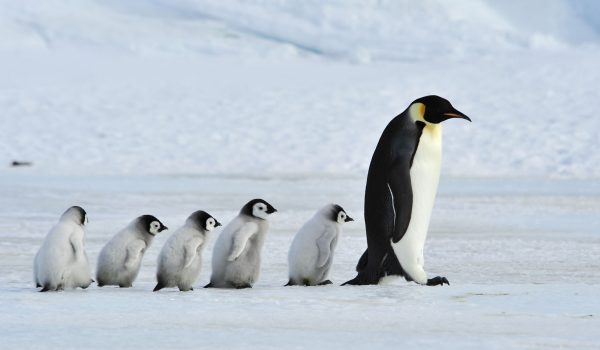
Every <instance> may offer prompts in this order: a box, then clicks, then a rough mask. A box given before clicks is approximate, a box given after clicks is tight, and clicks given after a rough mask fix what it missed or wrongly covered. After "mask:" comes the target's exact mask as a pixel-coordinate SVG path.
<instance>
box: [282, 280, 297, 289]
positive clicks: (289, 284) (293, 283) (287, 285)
mask: <svg viewBox="0 0 600 350" xmlns="http://www.w3.org/2000/svg"><path fill="white" fill-rule="evenodd" d="M295 285H296V283H295V282H294V281H293V280H292V279H291V278H290V280H289V281H288V283H287V284H286V285H285V286H284V287H289V286H295Z"/></svg>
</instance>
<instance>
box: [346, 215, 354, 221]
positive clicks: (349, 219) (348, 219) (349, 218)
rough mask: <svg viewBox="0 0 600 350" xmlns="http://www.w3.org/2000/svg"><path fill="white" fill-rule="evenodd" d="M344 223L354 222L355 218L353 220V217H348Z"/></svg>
mask: <svg viewBox="0 0 600 350" xmlns="http://www.w3.org/2000/svg"><path fill="white" fill-rule="evenodd" d="M344 221H345V222H349V221H354V219H353V218H351V217H349V216H346V220H344Z"/></svg>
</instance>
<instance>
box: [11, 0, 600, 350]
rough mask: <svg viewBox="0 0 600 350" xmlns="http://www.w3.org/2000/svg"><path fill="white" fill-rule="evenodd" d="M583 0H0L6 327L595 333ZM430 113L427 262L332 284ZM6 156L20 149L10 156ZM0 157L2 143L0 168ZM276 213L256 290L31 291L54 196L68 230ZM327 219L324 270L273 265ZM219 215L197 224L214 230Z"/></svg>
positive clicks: (95, 331) (348, 335)
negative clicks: (404, 273) (327, 266)
mask: <svg viewBox="0 0 600 350" xmlns="http://www.w3.org/2000/svg"><path fill="white" fill-rule="evenodd" d="M599 9H600V7H599V5H598V2H597V1H593V0H579V1H567V0H555V1H552V2H548V1H540V0H529V1H512V0H511V1H502V2H498V1H484V0H469V1H463V0H456V1H452V2H448V1H437V0H425V1H419V2H414V1H410V2H409V1H403V0H399V1H341V0H340V1H334V0H332V1H326V2H324V1H312V0H309V1H281V0H263V1H260V2H254V1H242V0H239V1H237V0H236V1H227V2H225V1H213V0H203V1H200V0H175V1H163V0H132V1H118V0H103V1H94V0H80V1H69V0H46V1H43V2H40V1H36V2H32V1H18V0H0V131H1V132H2V141H1V142H0V314H1V317H0V347H1V348H3V349H4V348H6V349H13V348H15V349H17V348H18V349H27V348H62V349H64V348H78V349H80V348H91V349H94V348H109V347H117V348H174V347H178V348H211V349H212V348H240V349H242V348H243V349H246V348H265V349H271V348H272V349H275V348H276V349H281V348H284V349H285V348H296V349H303V348H311V349H313V348H327V349H353V348H367V347H369V348H424V347H438V348H439V347H443V348H448V349H481V348H488V349H507V348H524V349H542V348H569V349H586V348H600V346H599V345H598V344H599V341H600V333H599V332H598V329H600V323H599V321H598V317H599V314H600V298H599V296H600V294H599V292H598V287H599V284H600V260H599V259H598V257H599V256H600V235H599V232H598V229H599V228H600V182H599V181H598V179H599V178H600V153H599V152H597V151H596V150H597V149H598V147H599V145H600V144H599V141H598V140H599V139H598V137H597V130H598V129H600V118H598V116H597V110H598V81H600V70H599V69H598V62H599V58H600V49H599V47H598V44H599V42H600V39H599V33H600V15H599V13H600V12H599V11H598V10H599ZM431 93H435V94H439V95H441V96H444V97H447V98H448V99H450V100H451V101H452V102H453V104H454V105H455V106H456V107H457V108H458V109H459V110H461V111H463V112H465V113H466V114H467V115H469V116H470V117H471V118H472V119H473V123H470V124H469V123H466V122H461V121H455V122H448V123H445V126H444V127H445V141H444V163H443V169H442V180H441V184H440V191H439V195H438V199H437V203H436V207H435V210H434V213H433V219H432V220H433V221H432V225H431V230H430V236H429V240H428V241H427V245H426V250H425V256H426V259H427V262H426V271H428V272H429V274H430V275H432V276H435V275H438V274H439V275H444V276H447V277H448V279H449V280H450V282H451V283H452V284H451V285H450V286H444V287H436V288H425V287H420V286H417V285H415V284H410V283H406V282H404V281H397V280H396V281H386V284H384V285H380V286H371V287H343V288H342V287H339V286H338V285H337V284H339V283H341V282H344V281H346V280H348V279H350V278H352V277H353V276H354V272H353V270H354V266H355V264H356V262H357V259H358V257H359V256H360V254H361V253H362V251H363V250H364V249H365V238H364V231H363V230H364V223H363V222H362V211H363V208H362V205H363V204H362V201H363V193H362V191H363V189H364V181H365V173H366V170H367V167H368V165H369V160H370V156H371V154H372V151H373V149H374V147H375V144H376V142H377V140H378V137H379V135H380V133H381V131H382V130H383V128H384V127H385V125H386V124H387V123H388V121H389V120H390V119H391V118H392V117H394V116H395V115H397V114H398V113H400V112H401V111H402V110H404V109H405V108H406V107H407V105H408V104H409V103H410V101H412V100H413V99H415V98H417V97H420V96H422V95H426V94H431ZM13 160H20V161H31V162H33V166H30V167H21V168H14V167H10V166H9V164H10V163H11V162H12V161H13ZM2 164H4V165H2ZM254 197H264V198H265V199H267V200H269V202H272V203H273V204H274V205H275V206H276V207H277V208H278V209H279V210H280V211H279V212H278V213H277V215H276V216H275V217H274V218H273V222H272V229H271V232H270V233H269V236H268V239H267V241H266V245H265V250H264V261H263V268H262V274H261V277H260V280H259V281H258V283H257V284H256V286H255V288H254V289H252V290H242V291H226V290H204V289H201V288H200V287H201V286H203V285H204V284H205V283H206V282H207V281H208V276H209V272H210V268H209V265H210V264H209V261H210V256H211V247H212V245H211V243H212V242H214V235H213V237H212V241H211V242H210V243H209V245H208V247H207V249H206V254H204V270H203V272H202V274H201V277H200V280H199V281H198V283H197V284H196V287H197V288H196V290H195V291H194V292H190V293H179V292H177V291H175V290H167V291H164V292H163V291H161V292H160V293H152V292H150V291H151V289H152V288H153V287H154V271H155V268H156V256H157V254H158V252H159V251H160V248H161V246H162V243H164V242H165V240H166V238H167V237H168V234H169V233H168V232H167V233H166V234H165V235H161V236H159V237H158V238H157V239H156V240H155V242H154V244H153V246H152V247H151V248H150V249H149V251H148V253H147V255H146V257H145V259H144V263H143V266H142V270H141V273H140V276H139V279H138V281H137V282H136V283H135V286H134V288H131V289H127V290H119V289H116V288H102V289H100V288H97V287H96V286H92V287H91V288H90V289H88V290H85V291H82V290H77V291H65V292H60V293H43V294H42V293H37V292H36V291H35V289H34V288H33V285H32V276H31V275H32V271H31V270H32V268H31V266H32V260H33V256H34V254H35V252H36V250H37V249H38V247H39V245H40V244H41V242H42V239H43V237H44V235H45V234H46V233H47V231H48V230H49V228H50V227H51V226H52V225H53V224H54V223H55V221H56V220H57V218H58V216H59V215H60V214H61V213H62V212H63V211H64V210H65V209H66V208H67V207H69V206H71V205H74V204H79V205H82V206H83V207H84V208H86V210H88V212H89V215H90V224H89V229H88V234H87V249H88V253H89V255H90V258H91V260H92V265H93V267H95V263H96V258H97V255H98V252H99V250H100V248H101V247H102V245H103V244H104V243H105V242H106V241H107V240H108V239H109V237H111V236H112V235H113V234H114V233H115V232H117V231H118V230H119V229H121V228H122V227H123V226H124V225H126V224H127V223H128V222H130V220H131V219H132V218H133V217H135V216H137V215H140V214H144V213H151V214H154V215H156V216H158V217H159V218H160V219H161V220H163V221H164V222H165V224H166V225H167V226H169V227H171V228H175V227H177V226H178V225H180V224H181V223H183V221H184V220H185V218H186V217H187V215H189V214H190V213H191V212H193V211H195V210H198V209H204V210H207V211H208V212H210V213H211V214H213V215H214V216H215V217H217V218H218V219H219V221H221V222H223V223H226V222H227V221H228V220H230V219H231V218H232V217H233V216H234V215H235V214H236V212H237V211H238V210H239V208H240V206H241V205H243V204H244V203H245V202H246V201H247V200H249V199H250V198H254ZM329 202H337V203H339V204H341V205H343V206H344V208H346V209H347V210H348V212H349V213H350V215H352V217H354V218H357V221H356V222H355V223H352V224H350V225H346V230H345V233H344V235H343V237H342V239H341V241H340V243H339V245H338V249H337V252H336V258H335V260H334V265H333V270H332V274H331V278H332V279H333V280H334V281H335V282H336V285H332V286H326V287H318V288H301V287H291V288H283V287H282V285H283V284H284V283H285V282H286V281H287V276H286V270H287V266H286V254H287V250H288V247H289V244H290V243H291V240H292V237H293V234H294V233H295V230H297V229H298V228H299V227H300V226H301V225H302V223H303V222H304V221H305V220H307V219H308V218H310V217H311V216H312V215H313V214H314V211H315V210H316V209H317V208H320V207H321V206H323V205H324V204H325V203H329ZM216 234H218V231H217V232H215V235H216Z"/></svg>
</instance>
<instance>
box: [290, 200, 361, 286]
mask: <svg viewBox="0 0 600 350" xmlns="http://www.w3.org/2000/svg"><path fill="white" fill-rule="evenodd" d="M349 221H354V219H352V218H351V217H350V216H348V214H346V212H345V211H344V209H343V208H342V207H340V206H339V205H337V204H328V205H326V206H324V207H323V208H321V209H320V210H319V211H318V212H317V213H316V214H315V215H314V216H313V217H312V218H311V219H310V220H308V221H307V222H306V223H305V224H304V226H302V227H301V228H300V230H299V231H298V233H296V236H295V237H294V240H293V241H292V246H291V247H290V252H289V254H288V263H289V277H290V280H289V282H288V284H286V286H293V285H303V286H314V285H325V284H331V281H330V280H328V279H327V275H328V274H329V269H330V268H331V263H332V262H333V252H334V250H335V247H336V245H337V241H338V239H339V237H340V234H341V233H342V224H344V223H346V222H349Z"/></svg>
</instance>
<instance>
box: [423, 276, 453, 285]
mask: <svg viewBox="0 0 600 350" xmlns="http://www.w3.org/2000/svg"><path fill="white" fill-rule="evenodd" d="M444 284H447V285H450V282H448V279H447V278H446V277H440V276H437V277H434V278H430V279H429V280H427V285H428V286H443V285H444Z"/></svg>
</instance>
